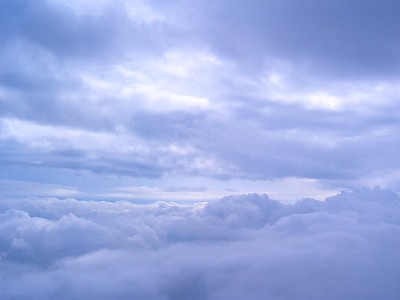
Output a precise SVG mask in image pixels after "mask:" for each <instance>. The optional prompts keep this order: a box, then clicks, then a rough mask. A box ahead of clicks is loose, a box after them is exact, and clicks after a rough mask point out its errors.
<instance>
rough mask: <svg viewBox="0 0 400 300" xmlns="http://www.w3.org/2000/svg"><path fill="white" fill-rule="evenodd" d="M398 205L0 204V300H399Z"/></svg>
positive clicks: (245, 200) (357, 200)
mask: <svg viewBox="0 0 400 300" xmlns="http://www.w3.org/2000/svg"><path fill="white" fill-rule="evenodd" d="M399 234H400V199H399V197H398V196H397V194H396V193H394V192H391V191H388V190H382V189H373V190H369V189H364V190H360V191H358V192H353V193H341V194H339V195H336V196H334V197H330V198H328V199H326V201H325V202H321V201H317V200H313V199H306V200H303V201H300V202H297V203H296V204H290V205H284V204H282V203H280V202H277V201H274V200H271V199H270V198H269V197H268V196H267V195H258V194H248V195H243V196H230V197H226V198H223V199H221V200H219V201H215V202H213V203H210V204H201V203H200V204H194V205H178V204H173V203H172V204H171V203H170V204H167V203H165V202H158V203H156V204H154V205H135V204H131V203H128V202H116V203H110V202H96V201H92V202H85V201H76V200H72V199H70V200H68V199H65V200H58V199H54V198H53V199H42V200H36V201H32V199H31V200H18V201H15V200H9V201H2V202H1V203H0V254H1V260H0V275H1V276H0V290H1V294H2V299H28V298H29V299H143V300H147V299H154V300H155V299H160V300H161V299H272V300H273V299H296V300H298V299H304V300H306V299H324V300H325V299H332V300H333V299H371V300H372V299H398V298H399V297H400V290H399V288H398V278H399V276H400V240H399V238H398V237H399Z"/></svg>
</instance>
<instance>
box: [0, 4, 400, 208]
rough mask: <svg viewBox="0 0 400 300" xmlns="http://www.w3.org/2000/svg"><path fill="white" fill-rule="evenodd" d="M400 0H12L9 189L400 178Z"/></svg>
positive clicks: (7, 49) (292, 194) (2, 146)
mask: <svg viewBox="0 0 400 300" xmlns="http://www.w3.org/2000/svg"><path fill="white" fill-rule="evenodd" d="M399 28H400V2H399V1H398V0H387V1H383V2H382V1H377V0H349V1H340V0H335V1H333V0H326V1H315V0H301V1H288V0H267V1H266V0H263V1H258V0H254V1H237V0H229V1H228V0H220V1H204V0H203V1H200V0H199V1H195V0H194V1H178V0H176V1H175V0H172V1H157V0H149V1H145V0H143V1H136V0H131V1H123V0H118V1H115V0H113V1H111V0H85V1H80V0H73V1H72V0H71V1H61V0H47V1H45V0H43V1H41V0H40V1H38V0H35V1H33V0H14V1H7V0H4V1H0V43H1V46H0V57H1V59H0V161H1V170H0V187H1V192H0V194H1V195H2V196H3V197H25V196H37V197H41V196H58V197H74V198H77V199H111V200H112V199H121V198H123V199H136V200H159V199H170V200H182V201H183V200H208V199H212V198H219V197H221V196H223V195H227V194H234V193H243V192H266V193H269V194H270V195H272V196H273V197H274V198H275V199H281V200H294V199H300V198H303V197H307V196H311V197H316V198H324V197H325V196H326V195H331V194H335V193H336V191H339V190H342V189H352V188H355V187H360V186H375V185H381V186H383V187H390V188H392V189H394V190H400V185H399V176H400V156H399V155H398V149H400V134H399V132H400V125H399V120H400V99H399V95H400V84H399V83H400V39H399V35H398V31H399Z"/></svg>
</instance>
